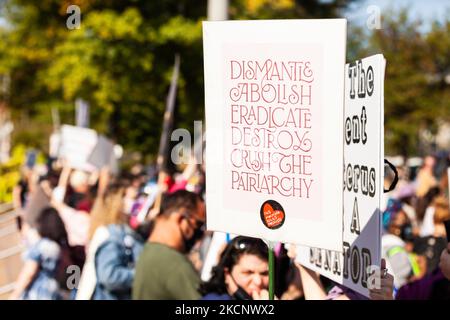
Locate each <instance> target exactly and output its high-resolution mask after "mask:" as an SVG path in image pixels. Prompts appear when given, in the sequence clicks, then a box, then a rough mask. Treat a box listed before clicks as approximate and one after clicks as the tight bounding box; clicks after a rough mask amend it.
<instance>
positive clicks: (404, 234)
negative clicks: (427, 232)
mask: <svg viewBox="0 0 450 320" xmlns="http://www.w3.org/2000/svg"><path fill="white" fill-rule="evenodd" d="M400 238H402V239H403V240H405V241H412V240H414V235H413V232H412V225H411V223H405V224H404V225H402V226H401V228H400Z"/></svg>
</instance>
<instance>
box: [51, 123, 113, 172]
mask: <svg viewBox="0 0 450 320" xmlns="http://www.w3.org/2000/svg"><path fill="white" fill-rule="evenodd" d="M53 139H54V140H55V137H53ZM56 139H58V142H59V143H60V145H59V149H58V156H59V157H60V158H63V159H66V160H67V161H68V162H69V165H70V166H71V167H72V168H74V169H79V170H85V171H89V172H92V171H95V170H97V169H101V168H102V167H104V166H106V165H110V166H112V167H113V168H114V166H116V162H117V159H116V157H115V155H114V144H113V143H112V142H111V141H110V140H109V139H107V138H106V137H104V136H102V135H99V134H97V132H96V131H95V130H92V129H87V128H82V127H76V126H70V125H63V126H62V127H61V134H60V137H59V135H58V136H57V138H56Z"/></svg>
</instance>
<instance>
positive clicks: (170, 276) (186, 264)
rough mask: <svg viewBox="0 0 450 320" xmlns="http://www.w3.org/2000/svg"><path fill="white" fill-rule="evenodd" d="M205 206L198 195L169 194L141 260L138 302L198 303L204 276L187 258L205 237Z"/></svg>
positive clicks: (136, 288)
mask: <svg viewBox="0 0 450 320" xmlns="http://www.w3.org/2000/svg"><path fill="white" fill-rule="evenodd" d="M204 222H205V205H204V202H203V201H202V199H201V198H200V197H199V196H198V195H197V194H195V193H192V192H189V191H186V190H179V191H176V192H174V193H171V194H165V195H164V196H163V198H162V200H161V208H160V213H159V214H158V216H157V217H156V218H155V221H154V226H153V229H152V232H151V234H150V237H149V239H148V242H147V243H146V244H145V246H144V249H143V251H142V253H141V255H140V257H139V259H138V262H137V265H136V275H135V278H134V282H133V295H132V296H133V299H135V300H196V299H198V298H200V294H199V292H198V287H199V285H200V276H199V274H198V273H197V271H196V270H195V268H194V266H193V265H192V263H191V262H190V261H189V259H188V258H187V257H186V254H187V253H189V252H190V250H191V249H192V247H193V246H194V245H195V244H196V242H197V241H198V240H200V239H201V238H202V236H203V233H204Z"/></svg>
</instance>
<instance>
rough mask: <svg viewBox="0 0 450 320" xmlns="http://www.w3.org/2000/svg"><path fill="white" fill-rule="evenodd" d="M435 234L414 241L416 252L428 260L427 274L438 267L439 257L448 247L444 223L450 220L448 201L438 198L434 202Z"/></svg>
mask: <svg viewBox="0 0 450 320" xmlns="http://www.w3.org/2000/svg"><path fill="white" fill-rule="evenodd" d="M433 207H434V214H433V223H434V225H433V233H432V234H431V235H428V236H426V237H419V238H417V239H415V240H414V252H415V253H417V254H420V255H423V256H425V257H426V259H427V272H428V273H432V272H433V271H434V270H435V269H436V268H437V266H438V263H439V257H440V255H441V253H442V251H443V250H444V249H445V248H446V246H447V239H446V231H445V226H444V221H446V220H450V212H449V206H448V200H447V199H446V198H444V197H437V198H436V199H435V200H434V206H433Z"/></svg>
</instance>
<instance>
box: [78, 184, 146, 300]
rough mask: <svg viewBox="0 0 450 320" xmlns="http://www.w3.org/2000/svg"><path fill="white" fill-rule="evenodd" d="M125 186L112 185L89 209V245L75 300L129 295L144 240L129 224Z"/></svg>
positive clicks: (129, 296)
mask: <svg viewBox="0 0 450 320" xmlns="http://www.w3.org/2000/svg"><path fill="white" fill-rule="evenodd" d="M126 191H127V186H124V185H122V184H120V183H117V184H113V185H111V186H110V187H109V189H108V190H107V192H106V193H104V194H103V195H101V196H99V197H97V199H96V201H95V203H94V207H93V209H92V212H91V227H90V236H89V238H90V244H89V249H88V253H87V260H86V263H85V266H84V268H83V274H82V277H81V280H80V285H79V289H78V292H77V297H76V298H77V299H79V300H86V299H94V300H125V299H130V298H131V288H132V283H133V278H134V272H135V271H134V267H135V263H136V261H137V258H138V256H139V254H140V252H141V250H142V247H143V243H144V239H142V238H141V237H140V236H139V235H138V234H137V233H136V232H134V231H133V230H132V229H131V228H130V227H129V226H128V216H127V214H126V213H125V210H126V206H125V196H126Z"/></svg>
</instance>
